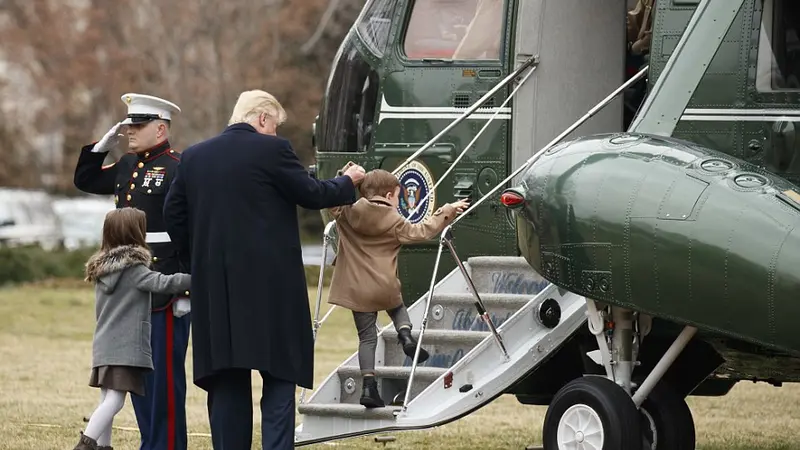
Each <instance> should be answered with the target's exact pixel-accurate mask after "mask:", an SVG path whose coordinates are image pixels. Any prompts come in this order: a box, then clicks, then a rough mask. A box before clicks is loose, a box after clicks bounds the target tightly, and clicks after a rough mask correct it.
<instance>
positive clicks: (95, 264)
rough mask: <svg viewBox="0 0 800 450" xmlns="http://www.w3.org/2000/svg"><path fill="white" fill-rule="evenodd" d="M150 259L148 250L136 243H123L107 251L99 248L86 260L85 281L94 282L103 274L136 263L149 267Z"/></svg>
mask: <svg viewBox="0 0 800 450" xmlns="http://www.w3.org/2000/svg"><path fill="white" fill-rule="evenodd" d="M150 260H151V254H150V250H148V249H147V248H145V247H139V246H137V245H123V246H120V247H115V248H112V249H111V250H109V251H107V252H104V251H102V250H101V251H99V252H97V253H95V254H94V255H92V257H91V258H89V261H87V262H86V281H91V282H95V281H97V280H98V279H99V278H100V277H102V276H103V275H107V274H109V273H112V272H117V271H120V270H123V269H126V268H128V267H131V266H135V265H137V264H144V265H145V266H146V267H148V268H149V267H150Z"/></svg>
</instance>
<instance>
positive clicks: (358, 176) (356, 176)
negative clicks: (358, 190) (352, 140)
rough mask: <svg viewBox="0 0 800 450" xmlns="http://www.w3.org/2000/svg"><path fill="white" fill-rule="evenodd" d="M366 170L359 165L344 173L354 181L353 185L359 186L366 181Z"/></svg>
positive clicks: (354, 165) (352, 166) (349, 168)
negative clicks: (362, 181)
mask: <svg viewBox="0 0 800 450" xmlns="http://www.w3.org/2000/svg"><path fill="white" fill-rule="evenodd" d="M365 173H366V172H364V168H363V167H361V166H359V165H358V164H353V165H351V166H349V167H348V168H347V170H345V171H344V175H345V176H348V177H350V179H351V180H353V184H355V185H358V183H361V180H363V179H364V175H365Z"/></svg>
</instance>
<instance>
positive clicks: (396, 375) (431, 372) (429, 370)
mask: <svg viewBox="0 0 800 450" xmlns="http://www.w3.org/2000/svg"><path fill="white" fill-rule="evenodd" d="M337 372H338V373H339V375H341V376H344V377H351V378H361V368H359V367H358V366H340V367H339V368H338V369H337ZM446 373H447V369H445V368H441V367H417V371H416V373H415V374H414V380H427V381H433V380H435V379H437V378H439V377H440V376H442V375H444V374H446ZM409 375H411V367H404V366H379V367H376V368H375V377H376V378H378V379H382V378H392V379H401V380H407V379H408V377H409Z"/></svg>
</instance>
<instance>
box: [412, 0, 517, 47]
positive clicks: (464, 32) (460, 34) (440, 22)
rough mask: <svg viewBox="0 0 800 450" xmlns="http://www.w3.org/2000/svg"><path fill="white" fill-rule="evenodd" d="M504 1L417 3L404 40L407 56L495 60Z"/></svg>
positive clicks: (423, 0) (428, 0)
mask: <svg viewBox="0 0 800 450" xmlns="http://www.w3.org/2000/svg"><path fill="white" fill-rule="evenodd" d="M503 12H504V0H417V1H415V2H414V5H413V7H412V10H411V19H410V20H409V22H408V29H407V30H406V35H405V39H404V50H405V54H406V56H408V57H409V58H412V59H422V58H439V59H462V60H478V59H480V60H498V59H500V42H501V40H502V37H503V36H502V32H503Z"/></svg>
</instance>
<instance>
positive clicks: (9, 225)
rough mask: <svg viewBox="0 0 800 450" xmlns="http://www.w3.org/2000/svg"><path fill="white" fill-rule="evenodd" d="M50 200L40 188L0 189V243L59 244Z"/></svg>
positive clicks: (47, 246)
mask: <svg viewBox="0 0 800 450" xmlns="http://www.w3.org/2000/svg"><path fill="white" fill-rule="evenodd" d="M63 241H64V235H63V233H62V231H61V223H60V221H59V217H58V215H57V214H56V212H55V210H54V208H53V200H52V198H51V197H50V195H48V194H47V192H44V191H40V190H28V189H13V188H0V245H7V246H15V245H30V244H35V245H40V246H41V247H42V248H44V249H47V250H52V249H54V248H57V247H59V246H61V245H62V244H63Z"/></svg>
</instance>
